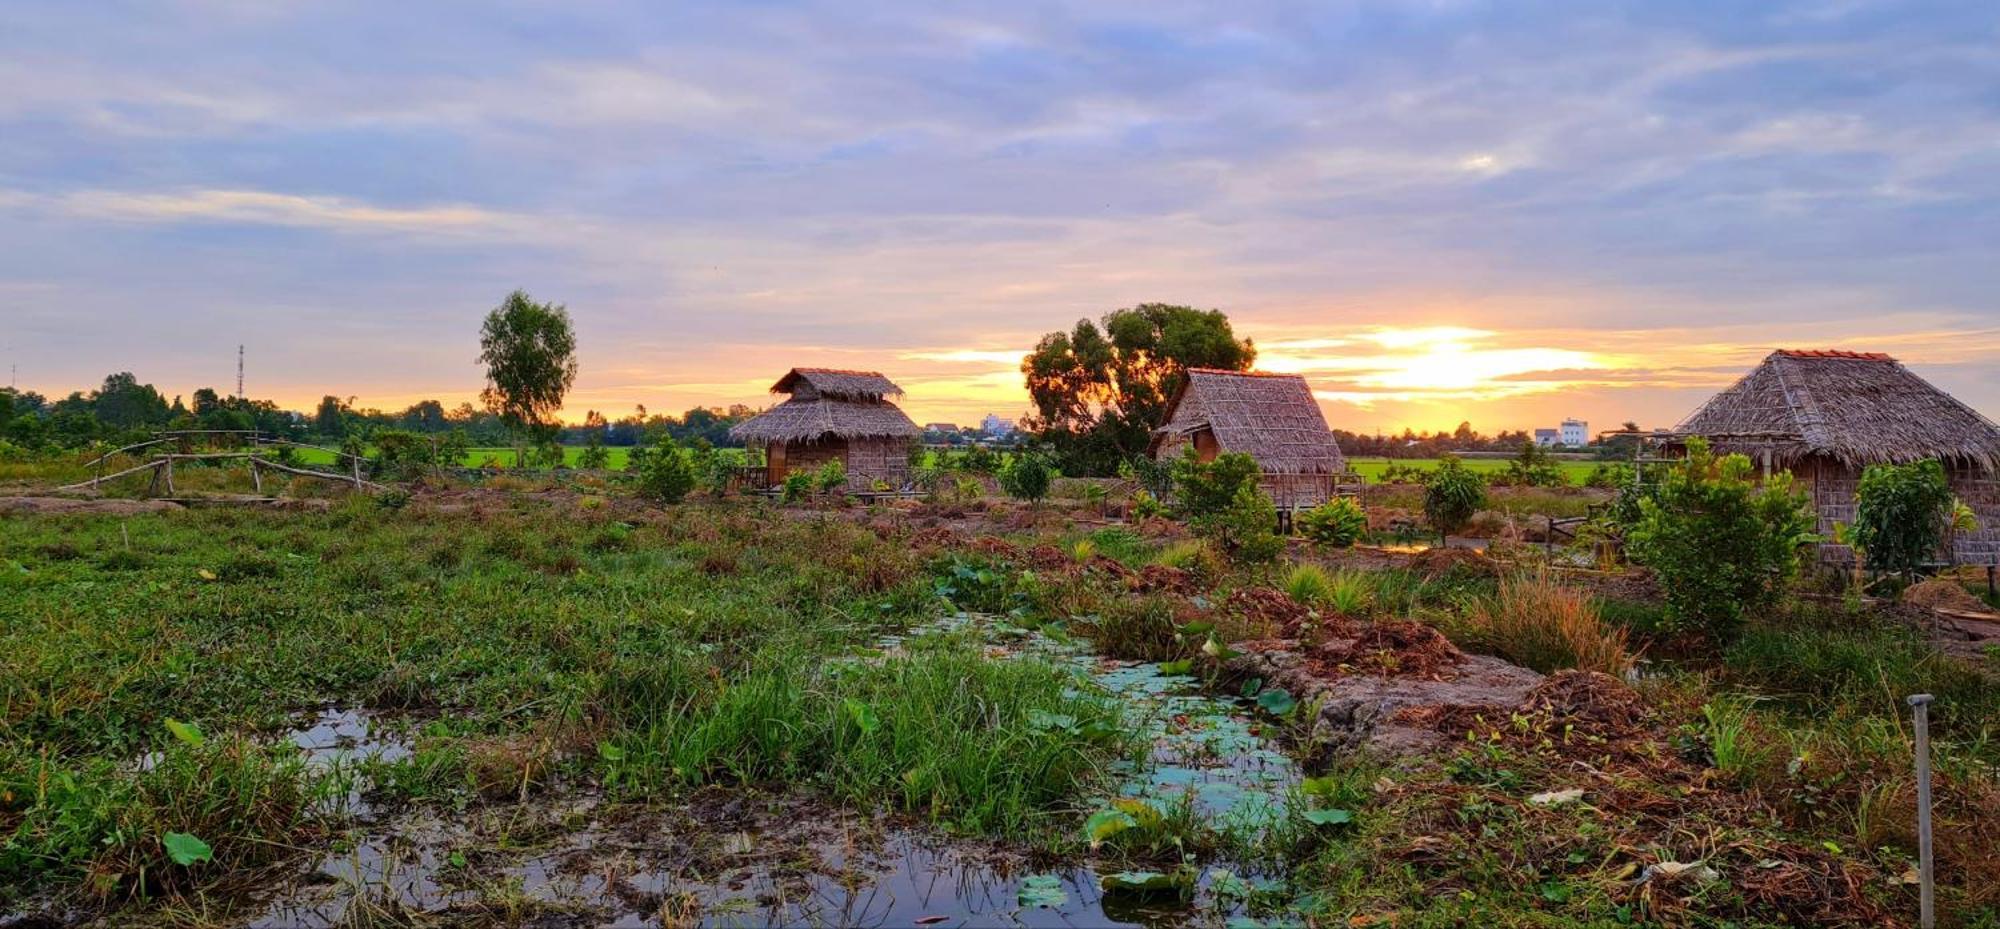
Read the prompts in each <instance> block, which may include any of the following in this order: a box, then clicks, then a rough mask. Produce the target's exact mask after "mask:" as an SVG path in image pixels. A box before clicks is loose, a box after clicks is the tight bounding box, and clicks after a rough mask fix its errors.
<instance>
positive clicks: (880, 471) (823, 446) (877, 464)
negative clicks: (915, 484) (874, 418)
mask: <svg viewBox="0 0 2000 929" xmlns="http://www.w3.org/2000/svg"><path fill="white" fill-rule="evenodd" d="M915 441H916V440H915V439H901V438H865V439H853V440H849V439H842V438H828V439H825V440H823V441H819V442H786V443H785V444H784V446H783V447H782V448H779V447H778V446H775V445H774V446H772V449H771V452H772V454H771V456H770V464H769V469H770V476H771V485H772V486H774V487H775V486H778V485H780V484H783V483H784V481H785V476H786V475H787V474H793V473H797V472H800V471H805V472H814V471H818V470H819V469H820V468H821V467H822V466H823V465H825V464H826V463H827V462H829V461H832V460H834V459H836V458H837V459H840V460H841V461H843V462H845V463H846V465H847V489H848V490H850V491H862V490H872V489H874V486H875V482H876V481H878V480H880V481H883V482H886V483H887V484H888V485H889V486H890V487H891V488H892V489H901V488H902V487H903V485H905V484H908V483H909V481H910V445H911V444H912V443H913V442H915Z"/></svg>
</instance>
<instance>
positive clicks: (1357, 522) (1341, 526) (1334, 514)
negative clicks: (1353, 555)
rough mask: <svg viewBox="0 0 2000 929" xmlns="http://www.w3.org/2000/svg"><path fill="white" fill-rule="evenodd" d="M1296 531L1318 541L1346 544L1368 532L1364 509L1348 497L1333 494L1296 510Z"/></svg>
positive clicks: (1352, 542) (1340, 545)
mask: <svg viewBox="0 0 2000 929" xmlns="http://www.w3.org/2000/svg"><path fill="white" fill-rule="evenodd" d="M1298 523H1299V534H1300V535H1303V536H1305V537H1306V538H1308V539H1311V540H1313V541H1314V542H1317V543H1319V544H1321V545H1331V546H1333V547H1335V548H1347V547H1348V546H1351V545H1353V544H1354V543H1356V542H1358V541H1361V537H1362V535H1364V534H1366V533H1367V532H1368V513H1367V512H1366V511H1365V510H1363V509H1362V508H1361V502H1360V501H1359V500H1356V499H1354V498H1352V497H1336V498H1334V499H1332V500H1328V501H1327V502H1325V503H1322V504H1320V505H1319V506H1316V507H1313V508H1312V509H1310V510H1307V511H1305V512H1303V513H1300V514H1299V518H1298Z"/></svg>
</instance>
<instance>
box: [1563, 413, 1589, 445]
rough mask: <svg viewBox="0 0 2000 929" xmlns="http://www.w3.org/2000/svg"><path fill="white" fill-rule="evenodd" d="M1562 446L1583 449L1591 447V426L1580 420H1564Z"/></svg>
mask: <svg viewBox="0 0 2000 929" xmlns="http://www.w3.org/2000/svg"><path fill="white" fill-rule="evenodd" d="M1562 444H1564V445H1566V446H1568V447H1570V448H1582V447H1584V446H1586V445H1589V444H1590V424H1589V423H1586V422H1584V421H1583V420H1580V419H1565V420H1563V424H1562Z"/></svg>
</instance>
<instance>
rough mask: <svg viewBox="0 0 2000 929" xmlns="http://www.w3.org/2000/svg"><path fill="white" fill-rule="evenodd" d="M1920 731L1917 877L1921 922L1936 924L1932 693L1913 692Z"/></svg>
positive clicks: (1930, 927) (1925, 928)
mask: <svg viewBox="0 0 2000 929" xmlns="http://www.w3.org/2000/svg"><path fill="white" fill-rule="evenodd" d="M1909 702H1910V707H1911V709H1912V710H1913V711H1914V712H1915V714H1916V720H1915V727H1916V731H1917V879H1918V881H1919V882H1920V885H1919V888H1918V890H1919V893H1920V894H1921V897H1920V901H1921V902H1920V903H1919V904H1918V906H1919V909H1918V925H1919V926H1921V927H1922V929H1936V927H1937V895H1936V891H1935V888H1936V886H1937V883H1936V873H1935V872H1934V871H1933V870H1932V861H1931V695H1930V694H1912V695H1911V696H1910V698H1909Z"/></svg>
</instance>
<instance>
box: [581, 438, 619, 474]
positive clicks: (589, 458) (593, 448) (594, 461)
mask: <svg viewBox="0 0 2000 929" xmlns="http://www.w3.org/2000/svg"><path fill="white" fill-rule="evenodd" d="M610 465H611V452H610V450H608V449H606V448H605V447H604V437H603V436H601V435H598V434H597V433H595V432H592V433H591V434H590V444H589V445H586V446H584V447H583V453H582V454H580V455H578V456H576V466H577V467H579V468H582V469H584V470H586V471H602V470H604V469H605V468H607V467H609V466H610Z"/></svg>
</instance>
